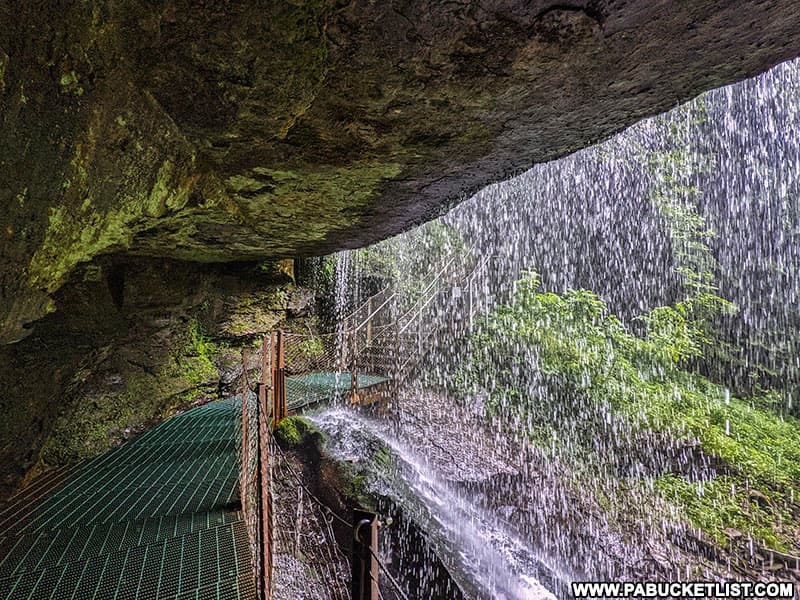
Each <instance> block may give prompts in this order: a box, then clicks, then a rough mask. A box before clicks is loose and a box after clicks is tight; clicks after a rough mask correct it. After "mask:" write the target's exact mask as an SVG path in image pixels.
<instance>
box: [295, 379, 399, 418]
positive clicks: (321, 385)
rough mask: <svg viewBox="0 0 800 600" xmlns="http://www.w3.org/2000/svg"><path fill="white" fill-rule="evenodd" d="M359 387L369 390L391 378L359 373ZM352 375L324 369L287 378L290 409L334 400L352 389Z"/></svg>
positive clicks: (387, 381)
mask: <svg viewBox="0 0 800 600" xmlns="http://www.w3.org/2000/svg"><path fill="white" fill-rule="evenodd" d="M357 377H358V388H359V389H360V390H362V391H369V390H370V389H373V388H376V387H378V386H380V385H383V384H387V383H389V382H390V381H391V380H390V379H389V378H388V377H379V376H377V375H365V374H363V373H359V374H358V376H357ZM350 383H351V375H350V373H349V372H347V371H345V372H343V373H334V372H332V371H330V372H328V371H323V372H318V373H308V374H306V375H296V376H293V377H287V378H286V400H287V405H288V408H289V410H290V411H294V410H298V409H300V408H303V407H306V406H310V405H312V404H317V403H319V402H325V401H328V400H332V399H333V398H335V397H336V396H338V395H339V394H342V393H344V392H347V391H349V390H350Z"/></svg>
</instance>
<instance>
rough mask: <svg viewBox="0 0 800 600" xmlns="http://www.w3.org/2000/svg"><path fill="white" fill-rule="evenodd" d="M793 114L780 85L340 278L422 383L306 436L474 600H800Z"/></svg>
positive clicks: (706, 112) (799, 208) (621, 144)
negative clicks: (714, 585)
mask: <svg viewBox="0 0 800 600" xmlns="http://www.w3.org/2000/svg"><path fill="white" fill-rule="evenodd" d="M799 93H800V61H794V62H789V63H785V64H783V65H779V66H778V67H776V68H775V69H773V70H772V71H770V72H768V73H765V74H763V75H761V76H759V77H757V78H755V79H753V80H749V81H745V82H742V83H740V84H737V85H734V86H729V87H727V88H724V89H721V90H716V91H712V92H709V93H707V94H704V95H703V96H701V97H700V98H698V99H696V100H695V101H693V102H690V103H688V104H686V105H684V106H680V107H677V108H676V109H675V110H674V111H672V112H670V113H667V114H665V115H662V116H659V117H655V118H652V119H647V120H645V121H643V122H641V123H639V124H637V125H635V126H633V127H631V128H630V129H628V130H626V131H624V132H622V133H620V134H619V135H617V136H615V137H614V138H612V139H611V140H608V141H607V142H604V143H602V144H600V145H598V146H595V147H592V148H588V149H586V150H583V151H581V152H578V153H576V154H574V155H571V156H568V157H566V158H563V159H561V160H558V161H554V162H552V163H548V164H544V165H538V166H536V167H535V168H533V169H531V170H530V171H529V172H527V173H524V174H522V175H520V176H518V177H516V178H514V179H512V180H510V181H507V182H504V183H501V184H497V185H494V186H490V187H489V188H486V189H485V190H483V191H481V192H479V193H478V194H476V195H475V196H474V197H473V198H472V199H470V200H468V201H467V202H464V203H463V204H461V205H459V206H458V207H457V208H456V209H454V210H453V211H451V212H450V213H449V214H448V215H445V216H444V217H443V218H441V219H439V220H437V221H434V222H432V223H429V224H426V225H424V226H422V227H420V228H418V229H416V230H413V231H410V232H408V233H407V234H404V235H401V236H397V237H395V238H392V239H391V240H387V241H385V242H382V243H381V244H378V245H376V246H373V247H371V248H369V249H365V250H358V251H350V252H343V253H341V254H339V255H338V258H337V260H338V263H337V269H336V283H335V296H336V302H335V304H336V307H337V310H336V312H337V316H338V317H339V318H340V319H342V318H343V317H344V316H345V315H347V314H349V311H351V310H353V309H354V308H355V307H357V306H358V305H359V303H360V302H363V301H364V300H365V299H366V298H367V297H368V296H370V295H373V294H376V293H377V292H379V291H380V290H381V289H384V288H385V289H387V290H391V297H392V298H393V300H392V301H393V302H394V305H393V308H392V312H391V314H393V315H397V316H396V317H393V318H395V320H396V322H395V327H396V329H397V331H399V332H401V334H399V335H397V337H396V344H397V347H396V348H395V351H396V352H397V353H398V354H399V355H401V356H403V357H405V358H406V359H408V358H409V357H413V358H414V360H413V361H408V360H405V361H403V363H402V364H404V365H405V364H411V365H412V366H411V367H410V368H408V369H407V370H403V372H402V379H401V378H400V370H396V371H395V372H394V373H393V375H392V377H394V378H395V382H396V383H398V384H401V385H398V389H397V391H396V397H395V398H394V403H393V404H392V407H391V410H389V411H384V412H383V413H381V412H380V411H378V412H377V413H376V414H375V415H372V416H367V415H365V414H363V413H359V412H356V411H353V410H350V409H346V408H343V407H337V408H333V409H331V410H328V411H326V412H324V413H322V414H320V415H318V416H316V417H315V419H316V421H317V423H318V425H319V426H320V427H321V428H322V429H323V430H325V431H326V432H327V433H328V434H329V436H330V445H331V450H332V452H333V453H334V454H336V455H337V456H339V457H340V458H342V459H344V460H354V461H356V462H357V463H358V464H360V465H362V466H364V468H365V471H366V473H367V475H368V478H369V480H370V482H371V485H372V491H373V492H374V493H375V494H377V495H379V496H382V497H386V498H389V499H390V501H391V502H392V503H393V504H394V505H396V506H397V507H398V508H399V509H400V510H402V511H403V513H404V514H405V515H406V516H407V517H408V518H410V519H411V520H413V521H414V523H415V524H416V526H418V527H419V529H420V530H421V531H422V533H423V535H424V536H425V537H426V539H427V540H428V542H429V544H430V546H431V548H433V550H434V551H435V553H436V554H437V556H438V557H439V558H440V559H441V561H442V563H444V565H445V567H446V568H447V569H448V570H449V571H450V572H451V575H452V577H453V578H454V580H455V581H457V582H458V585H459V587H460V588H461V590H462V591H463V593H464V596H465V597H468V598H507V599H509V600H518V599H522V598H551V597H554V596H555V597H559V598H565V597H569V596H570V590H569V582H571V581H574V580H577V579H582V580H613V579H619V580H621V579H626V580H632V581H636V580H640V581H643V580H658V581H663V580H675V579H687V578H692V577H699V578H701V579H708V580H721V579H724V578H731V577H733V578H742V577H750V578H753V579H755V578H758V577H759V574H763V573H768V574H770V577H773V576H774V577H784V578H790V579H791V578H794V579H795V580H796V579H797V578H798V577H800V575H798V574H797V573H796V571H792V567H791V564H792V557H793V556H794V555H795V554H796V553H800V542H798V541H797V539H796V538H794V539H793V538H792V536H791V534H788V533H787V531H788V530H787V529H786V527H784V526H783V525H781V523H782V522H783V519H784V518H786V515H791V514H794V515H797V514H800V506H798V505H797V501H796V500H795V498H796V497H797V496H798V494H800V488H797V484H796V482H797V481H800V444H798V442H797V439H800V421H798V417H800V413H799V412H798V408H797V407H798V403H797V400H796V398H797V397H798V395H800V362H799V361H798V356H800V336H798V334H797V332H798V331H800V278H798V273H800V144H799V143H798V141H797V140H800V95H798V94H799ZM431 282H436V284H435V286H432V285H431ZM384 297H389V294H388V293H387V294H386V296H384ZM384 297H382V298H384ZM404 315H411V316H412V318H410V320H409V321H403V320H402V319H403V318H405V317H404ZM407 323H408V324H407ZM342 331H343V330H342ZM343 336H344V334H343V333H342V335H341V336H340V340H339V343H340V346H342V347H343V344H345V340H344V337H343ZM368 337H369V336H368ZM398 364H399V363H398ZM341 370H342V371H345V370H346V369H345V368H342V369H341ZM378 414H380V415H381V416H378ZM754 424H755V425H754ZM776 456H777V457H778V458H776ZM762 497H763V498H769V500H768V501H767V500H764V501H761V502H759V499H761V498H762ZM754 499H755V500H754ZM743 506H744V507H746V509H743V508H742V507H743ZM401 545H402V544H401ZM393 547H394V546H393ZM781 557H783V558H781ZM781 561H783V562H781Z"/></svg>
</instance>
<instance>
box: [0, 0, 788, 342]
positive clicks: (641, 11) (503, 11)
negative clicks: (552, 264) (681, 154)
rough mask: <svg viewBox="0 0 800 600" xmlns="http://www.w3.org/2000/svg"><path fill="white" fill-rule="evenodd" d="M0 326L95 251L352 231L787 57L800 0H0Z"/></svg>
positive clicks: (270, 253) (185, 247)
mask: <svg viewBox="0 0 800 600" xmlns="http://www.w3.org/2000/svg"><path fill="white" fill-rule="evenodd" d="M0 18H1V19H2V22H3V24H4V26H3V27H2V28H0V98H2V108H1V109H0V118H1V119H2V128H0V175H2V179H1V181H2V184H1V185H0V194H2V202H3V207H4V210H3V211H2V214H0V220H2V228H0V235H2V243H1V244H0V254H1V255H2V263H1V264H0V340H2V341H3V342H13V341H16V340H18V339H20V338H21V337H23V336H24V335H25V333H26V329H27V328H29V327H30V324H31V323H33V322H35V321H36V320H37V319H39V318H41V317H42V316H43V315H44V314H46V313H47V312H48V311H49V310H51V307H52V300H51V295H52V294H53V293H54V292H55V291H56V290H58V289H59V288H60V287H61V286H62V285H63V284H64V282H65V281H66V280H67V278H68V277H69V275H70V273H71V272H72V271H73V269H74V268H75V267H76V266H77V265H79V264H80V263H84V262H87V261H91V260H93V259H94V258H95V257H97V256H100V255H103V254H110V253H116V254H120V253H123V254H131V255H147V256H156V257H171V258H177V259H184V260H186V259H188V260H192V261H200V262H227V261H239V260H251V259H262V258H267V257H280V256H289V255H298V254H322V253H326V252H330V251H332V250H336V249H341V248H347V247H354V246H358V245H364V244H367V243H369V242H371V241H375V240H377V239H380V238H384V237H387V236H389V235H391V234H393V233H397V232H399V231H401V230H403V229H405V228H408V227H409V226H411V225H412V224H414V223H416V222H419V221H421V220H423V219H426V218H429V217H431V216H433V215H435V214H436V213H437V212H438V211H440V210H441V209H442V208H444V207H447V206H449V205H451V204H452V203H454V202H456V201H458V200H459V199H462V198H465V197H466V196H468V195H469V194H470V193H471V192H473V191H475V190H476V189H478V188H480V187H481V186H483V185H485V184H487V183H490V182H492V181H497V180H499V179H502V178H504V177H506V176H508V175H509V174H511V173H513V172H515V171H519V170H521V169H525V168H527V167H529V166H531V165H532V164H534V163H536V162H541V161H546V160H550V159H553V158H556V157H559V156H562V155H564V154H566V153H568V152H571V151H574V150H576V149H578V148H581V147H583V146H586V145H588V144H590V143H593V142H595V141H598V140H600V139H602V138H604V137H606V136H608V135H609V134H611V133H613V132H615V131H617V130H619V129H620V128H622V127H624V126H626V125H629V124H630V123H632V122H634V121H636V120H637V119H640V118H641V117H643V116H646V115H649V114H653V113H656V112H659V111H662V110H664V109H666V108H669V107H670V106H672V105H674V104H675V103H677V102H679V101H680V100H683V99H687V98H689V97H691V96H693V95H695V94H697V93H699V92H701V91H703V90H706V89H709V88H712V87H716V86H719V85H722V84H725V83H729V82H732V81H735V80H737V79H741V78H743V77H746V76H750V75H754V74H756V73H758V72H761V71H763V70H765V69H766V68H768V67H770V66H771V65H773V64H775V63H777V62H779V61H781V60H784V59H787V58H790V57H793V56H796V55H798V54H800V4H798V3H797V2H796V0H774V1H772V2H738V3H733V2H727V1H722V0H718V1H711V0H696V1H679V2H676V1H673V0H660V1H654V0H628V1H615V0H588V1H586V0H584V1H577V0H567V1H566V2H558V3H553V2H546V1H543V0H463V1H459V0H454V1H448V2H429V1H427V0H426V1H419V0H394V1H380V2H375V1H372V0H354V1H352V2H345V1H341V0H328V1H326V0H312V1H308V2H302V1H284V2H255V1H250V2H245V1H240V2H234V1H228V0H216V1H214V0H210V1H199V0H198V1H188V0H173V1H166V0H164V1H157V0H147V1H146V0H86V1H80V2H63V3H62V2H52V1H51V0H30V1H27V2H15V1H13V0H0Z"/></svg>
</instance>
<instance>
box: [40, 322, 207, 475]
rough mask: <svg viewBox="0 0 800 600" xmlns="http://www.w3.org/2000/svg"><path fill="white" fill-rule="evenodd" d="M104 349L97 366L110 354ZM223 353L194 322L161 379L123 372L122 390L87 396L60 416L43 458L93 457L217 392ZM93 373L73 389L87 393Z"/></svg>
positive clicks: (58, 461) (55, 461) (48, 461)
mask: <svg viewBox="0 0 800 600" xmlns="http://www.w3.org/2000/svg"><path fill="white" fill-rule="evenodd" d="M110 352H111V350H110V348H105V349H104V350H103V352H101V354H100V355H99V356H96V357H93V359H92V360H93V362H97V363H100V362H103V361H104V360H106V359H107V358H109V356H110ZM220 352H221V349H220V348H219V347H218V346H217V345H216V344H214V343H213V342H212V341H211V340H210V339H209V338H208V337H207V336H206V334H205V333H204V332H203V330H202V328H201V327H200V326H199V324H198V323H197V322H195V321H191V322H189V324H188V325H187V327H186V330H185V331H184V332H183V333H182V334H181V335H179V336H178V337H177V338H176V340H175V343H174V347H173V349H172V350H171V351H170V352H169V354H168V355H167V356H165V357H164V363H163V365H162V367H161V369H160V371H159V372H158V376H155V375H152V374H150V373H148V372H145V371H141V370H138V369H137V370H132V369H130V364H128V363H126V366H127V367H129V368H128V370H125V371H122V372H120V374H119V375H120V377H121V382H120V386H119V389H108V390H106V391H103V392H98V393H91V392H89V393H83V394H82V395H81V397H80V398H78V399H77V400H76V401H75V402H74V403H73V404H72V405H71V406H70V407H69V409H68V410H66V411H65V412H64V413H63V414H61V415H60V416H59V417H58V418H57V420H56V423H55V426H54V428H53V431H52V433H51V435H50V436H49V438H48V439H47V441H46V442H45V444H44V446H43V448H42V452H41V460H42V462H43V463H44V464H45V465H47V466H52V467H55V466H60V465H64V464H68V463H72V462H76V461H79V460H82V459H84V458H88V457H91V456H95V455H97V454H98V453H100V452H103V451H104V450H106V449H107V448H108V447H109V446H110V445H112V444H114V443H115V442H117V441H119V440H121V439H123V438H124V437H126V435H127V434H126V430H128V431H136V430H138V429H140V428H141V427H142V426H143V425H144V424H146V423H147V422H149V421H153V420H160V419H162V418H164V417H166V416H168V415H169V414H170V413H171V412H172V411H173V410H174V409H175V408H176V407H177V406H180V405H182V404H184V403H186V402H191V401H194V400H196V399H197V398H198V397H199V396H201V395H202V394H207V393H209V392H212V391H213V387H214V386H215V385H216V381H217V379H218V376H219V375H218V371H217V368H216V366H215V360H217V358H218V356H219V355H220ZM90 373H91V369H89V368H85V369H79V371H78V373H77V374H76V375H75V377H74V378H73V381H72V384H71V386H72V387H74V388H76V389H84V384H85V383H86V378H87V377H89V374H90Z"/></svg>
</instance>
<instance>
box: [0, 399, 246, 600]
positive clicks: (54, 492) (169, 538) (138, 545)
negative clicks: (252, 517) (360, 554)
mask: <svg viewBox="0 0 800 600" xmlns="http://www.w3.org/2000/svg"><path fill="white" fill-rule="evenodd" d="M240 415H241V406H240V402H239V401H238V400H236V399H231V400H225V401H219V402H214V403H211V404H208V405H205V406H202V407H199V408H195V409H193V410H190V411H188V412H186V413H184V414H182V415H178V416H176V417H173V418H171V419H169V420H167V421H165V422H163V423H161V424H160V425H158V426H156V427H154V428H153V429H151V430H150V431H148V432H147V433H145V434H144V435H142V436H140V437H138V438H136V439H135V440H133V441H131V442H129V443H127V444H125V445H123V446H121V447H119V448H116V449H114V450H111V451H109V452H107V453H105V454H103V455H101V456H99V457H97V458H94V459H92V460H89V461H87V462H85V463H83V464H81V465H78V466H77V467H74V468H72V469H69V470H66V471H63V472H57V473H56V474H54V475H49V476H47V475H46V476H44V477H42V478H40V480H36V481H34V482H33V483H32V484H31V486H29V487H28V488H26V489H25V490H22V491H21V492H20V493H19V494H17V496H15V497H14V498H12V499H11V500H10V502H9V503H8V504H6V505H5V506H4V507H2V508H1V509H0V599H5V600H17V599H20V600H23V599H25V600H33V599H47V600H62V599H63V600H106V599H108V600H126V599H148V600H151V599H152V600H160V599H162V598H163V599H166V598H171V599H175V600H188V599H190V598H191V599H195V600H200V599H209V600H211V599H213V600H223V599H224V600H228V599H230V600H250V599H255V597H256V590H255V586H254V582H253V580H252V570H251V554H250V549H249V545H248V538H247V531H246V529H245V524H244V522H243V520H242V514H241V512H240V510H239V507H240V505H239V481H238V480H239V469H238V465H237V452H238V450H239V445H240V443H241V442H240V439H239V436H240V435H241V425H240V421H241V416H240ZM237 433H238V435H237Z"/></svg>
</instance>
